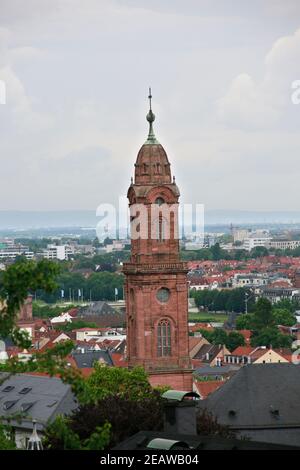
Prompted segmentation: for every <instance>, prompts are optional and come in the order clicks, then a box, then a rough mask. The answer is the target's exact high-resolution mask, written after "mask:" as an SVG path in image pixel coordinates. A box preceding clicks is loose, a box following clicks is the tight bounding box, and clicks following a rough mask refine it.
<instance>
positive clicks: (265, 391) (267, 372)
mask: <svg viewBox="0 0 300 470" xmlns="http://www.w3.org/2000/svg"><path fill="white" fill-rule="evenodd" d="M299 390H300V366H297V365H295V364H289V363H276V364H250V365H246V366H244V367H242V368H241V369H240V370H239V371H238V372H237V373H236V374H235V375H234V376H233V377H232V378H231V379H230V380H228V381H226V383H225V384H224V385H223V386H222V387H221V388H219V389H218V390H216V391H215V392H214V393H212V394H211V395H210V396H209V397H208V398H207V399H206V400H203V401H201V402H199V407H205V408H207V409H208V410H209V411H211V412H212V413H213V414H214V415H215V416H216V417H217V419H218V421H219V422H220V423H221V424H226V425H229V426H230V427H231V428H232V429H243V428H245V429H247V428H248V429H249V428H250V429H252V428H257V427H274V428H278V427H285V426H287V427H291V426H296V427H298V426H299V427H300V400H299Z"/></svg>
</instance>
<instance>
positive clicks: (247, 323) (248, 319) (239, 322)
mask: <svg viewBox="0 0 300 470" xmlns="http://www.w3.org/2000/svg"><path fill="white" fill-rule="evenodd" d="M235 327H236V329H237V330H251V329H252V327H253V314H252V313H245V314H243V315H239V316H238V317H237V319H236V321H235Z"/></svg>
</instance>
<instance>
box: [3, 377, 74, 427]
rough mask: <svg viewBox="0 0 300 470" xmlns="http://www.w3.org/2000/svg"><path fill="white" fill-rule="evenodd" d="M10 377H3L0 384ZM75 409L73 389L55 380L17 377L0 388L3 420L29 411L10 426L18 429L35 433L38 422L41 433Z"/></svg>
mask: <svg viewBox="0 0 300 470" xmlns="http://www.w3.org/2000/svg"><path fill="white" fill-rule="evenodd" d="M7 375H8V374H6V373H0V380H1V379H3V378H5V377H6V376H7ZM1 381H2V380H1ZM6 390H7V391H6ZM10 405H11V406H10ZM76 407H77V404H76V401H75V397H74V395H73V393H72V391H71V387H70V385H67V384H64V383H63V382H62V381H61V379H59V378H56V377H47V376H37V375H31V374H16V375H12V376H11V377H9V378H8V379H7V380H5V381H4V382H3V383H1V385H0V415H1V416H3V417H11V416H12V415H16V414H20V413H22V411H23V410H24V411H25V410H26V416H24V418H22V419H21V420H20V421H19V420H18V421H13V422H11V424H12V425H15V426H16V427H18V428H24V429H32V419H36V420H37V425H38V429H43V428H44V426H45V425H46V423H47V422H48V421H52V420H53V419H54V417H55V416H56V415H57V414H60V413H61V414H68V413H70V412H71V411H72V410H73V409H75V408H76Z"/></svg>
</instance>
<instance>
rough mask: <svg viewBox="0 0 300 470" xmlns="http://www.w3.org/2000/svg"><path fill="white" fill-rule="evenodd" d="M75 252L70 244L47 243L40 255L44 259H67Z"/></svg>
mask: <svg viewBox="0 0 300 470" xmlns="http://www.w3.org/2000/svg"><path fill="white" fill-rule="evenodd" d="M74 253H75V249H74V246H72V245H48V246H47V249H46V250H43V252H42V256H43V257H44V258H46V259H58V260H60V261H64V260H68V259H69V258H70V257H71V256H73V255H74Z"/></svg>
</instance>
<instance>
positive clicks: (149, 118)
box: [145, 88, 159, 144]
mask: <svg viewBox="0 0 300 470" xmlns="http://www.w3.org/2000/svg"><path fill="white" fill-rule="evenodd" d="M148 98H149V104H150V109H149V112H148V114H147V116H146V119H147V121H148V122H149V134H148V139H147V140H146V142H145V144H158V143H159V142H158V141H157V140H156V137H155V135H154V131H153V124H152V123H153V122H154V120H155V114H154V113H153V112H152V106H151V100H152V94H151V88H149V96H148Z"/></svg>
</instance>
